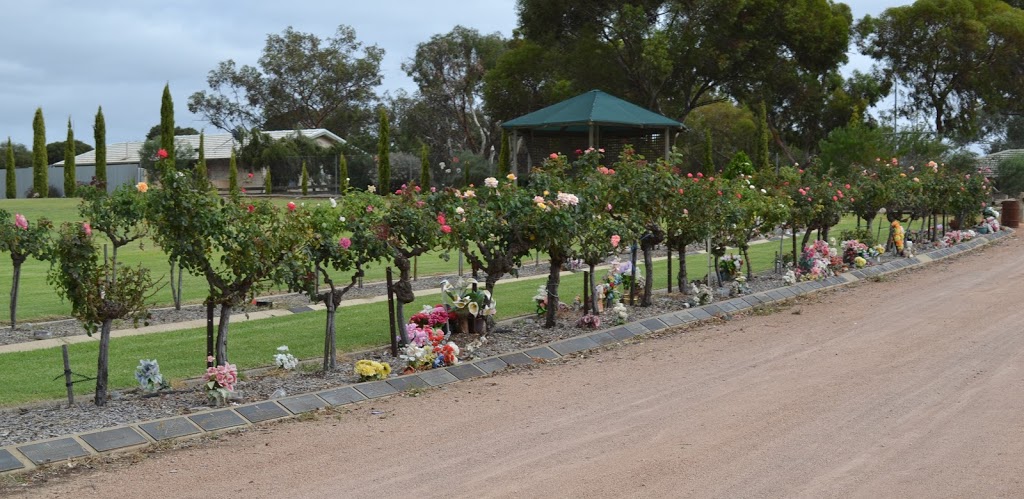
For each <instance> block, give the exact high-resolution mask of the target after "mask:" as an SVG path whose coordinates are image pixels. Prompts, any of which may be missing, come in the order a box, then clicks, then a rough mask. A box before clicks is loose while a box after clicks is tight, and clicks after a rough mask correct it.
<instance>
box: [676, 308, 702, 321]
mask: <svg viewBox="0 0 1024 499" xmlns="http://www.w3.org/2000/svg"><path fill="white" fill-rule="evenodd" d="M673 315H675V316H676V318H677V319H679V321H680V322H682V323H683V324H689V323H691V322H697V321H698V320H699V319H697V318H696V317H694V316H693V314H691V313H690V312H689V311H688V310H683V311H682V312H676V313H675V314H673Z"/></svg>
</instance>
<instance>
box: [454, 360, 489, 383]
mask: <svg viewBox="0 0 1024 499" xmlns="http://www.w3.org/2000/svg"><path fill="white" fill-rule="evenodd" d="M446 370H447V371H448V372H450V373H452V376H455V377H456V378H459V379H469V378H476V377H478V376H483V375H485V374H487V373H485V372H483V371H482V370H480V368H479V367H476V366H475V365H473V364H468V363H467V364H457V365H454V366H451V367H448V368H446Z"/></svg>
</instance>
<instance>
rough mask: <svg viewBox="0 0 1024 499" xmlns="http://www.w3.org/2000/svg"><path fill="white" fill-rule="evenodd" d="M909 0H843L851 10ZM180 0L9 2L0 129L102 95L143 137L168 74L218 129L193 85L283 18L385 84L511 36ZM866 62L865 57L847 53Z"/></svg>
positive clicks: (111, 136) (52, 121)
mask: <svg viewBox="0 0 1024 499" xmlns="http://www.w3.org/2000/svg"><path fill="white" fill-rule="evenodd" d="M908 2H909V0H860V1H851V2H847V3H848V4H849V5H850V6H851V8H852V10H853V14H854V18H855V19H859V18H861V17H863V16H864V15H865V14H872V15H876V14H878V13H879V12H881V11H882V10H884V9H885V8H887V7H892V6H895V5H901V4H905V3H908ZM232 3H233V4H234V6H232V7H228V6H226V4H228V2H210V1H203V0H177V1H174V2H161V3H159V4H157V3H156V2H140V1H137V0H135V1H129V0H104V1H102V2H82V1H71V0H63V1H61V0H30V1H22V2H13V1H6V2H3V4H4V8H3V12H4V22H3V23H2V27H0V139H6V137H8V136H10V137H11V139H12V140H13V141H14V142H16V143H22V144H26V145H27V146H29V147H31V143H32V116H33V114H34V113H35V109H36V108H37V107H42V108H43V114H44V117H45V119H46V132H47V133H46V141H47V143H49V142H54V141H59V140H64V138H65V136H66V133H67V129H66V126H67V119H68V117H69V116H70V117H71V120H72V124H73V126H74V129H75V138H76V139H78V140H81V141H83V142H86V143H89V144H92V143H93V138H92V124H93V120H94V118H95V115H96V110H97V107H98V106H103V114H104V117H105V119H106V125H107V143H108V144H110V143H116V142H125V141H131V140H141V139H142V138H143V136H144V135H145V133H146V132H147V131H148V130H149V129H150V127H152V126H153V125H156V124H157V123H159V121H160V95H161V92H162V91H163V86H164V84H165V83H170V86H171V92H172V94H173V97H174V107H175V124H176V125H178V126H182V127H193V128H196V129H202V128H204V127H205V128H206V129H207V131H208V132H214V131H216V130H215V129H213V128H212V127H210V126H208V125H207V124H206V123H204V122H202V121H200V119H199V118H198V117H197V116H194V115H192V114H191V113H189V112H188V108H187V100H188V96H189V95H191V94H192V93H193V92H196V91H199V90H207V89H208V87H207V84H206V75H207V73H208V72H209V71H210V70H211V69H213V68H214V67H216V65H217V63H218V62H220V61H223V60H227V59H233V60H234V61H235V62H236V63H237V64H238V65H239V66H241V65H243V64H249V65H255V64H256V60H257V59H258V58H259V56H260V53H261V51H262V49H263V46H264V44H265V41H266V36H267V35H268V34H270V33H281V32H282V31H283V30H284V29H285V28H287V27H288V26H292V27H293V28H294V29H295V30H297V31H300V32H305V33H313V34H316V35H318V36H319V37H321V38H327V37H330V36H332V35H333V34H334V32H335V30H336V29H337V27H338V25H339V24H346V25H349V26H352V27H353V28H354V29H355V31H356V36H357V38H358V39H359V40H360V41H361V42H362V43H363V44H364V45H371V44H376V45H378V46H380V47H381V48H383V49H384V50H385V56H384V61H383V63H382V67H381V71H382V73H383V76H384V84H383V85H382V87H381V88H380V89H379V92H378V93H383V91H385V90H391V91H394V90H396V89H399V88H404V89H406V90H407V91H409V92H410V93H412V92H413V91H414V85H413V83H412V81H411V80H410V79H409V78H408V77H407V76H406V75H405V73H404V72H403V71H402V70H401V67H400V66H401V64H402V62H404V61H406V60H408V59H410V58H411V57H412V56H413V55H414V53H415V50H416V44H418V43H421V42H424V41H427V40H428V39H429V38H430V37H431V36H432V35H435V34H439V33H447V32H448V31H450V30H451V29H452V28H453V27H454V26H456V25H459V24H461V25H463V26H467V27H471V28H475V29H477V30H479V31H480V32H482V33H493V32H500V33H501V34H503V35H504V36H506V37H508V36H511V34H512V29H513V28H514V27H515V25H516V16H515V0H383V1H378V2H374V1H359V2H353V1H345V2H322V1H317V2H312V1H307V0H288V1H280V0H275V1H266V0H249V1H247V2H244V3H243V2H237V3H236V2H232ZM851 61H852V63H853V65H854V66H857V67H860V68H862V69H867V67H868V66H869V65H870V61H869V60H867V59H866V58H863V57H862V56H859V55H858V56H854V57H851Z"/></svg>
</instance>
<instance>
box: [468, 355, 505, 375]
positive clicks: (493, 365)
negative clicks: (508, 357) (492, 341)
mask: <svg viewBox="0 0 1024 499" xmlns="http://www.w3.org/2000/svg"><path fill="white" fill-rule="evenodd" d="M473 365H474V366H476V367H477V368H479V369H480V370H481V371H483V372H485V373H487V374H491V373H493V372H494V371H498V370H501V369H504V368H506V367H508V364H506V363H505V361H504V360H501V359H499V358H497V357H490V358H487V359H481V360H478V361H476V362H474V363H473Z"/></svg>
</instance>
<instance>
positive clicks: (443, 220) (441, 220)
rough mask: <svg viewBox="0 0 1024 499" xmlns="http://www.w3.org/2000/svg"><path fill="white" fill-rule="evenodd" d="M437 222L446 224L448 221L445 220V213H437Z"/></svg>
mask: <svg viewBox="0 0 1024 499" xmlns="http://www.w3.org/2000/svg"><path fill="white" fill-rule="evenodd" d="M437 223H439V224H441V225H445V223H446V222H445V218H444V213H439V214H438V215H437Z"/></svg>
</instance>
